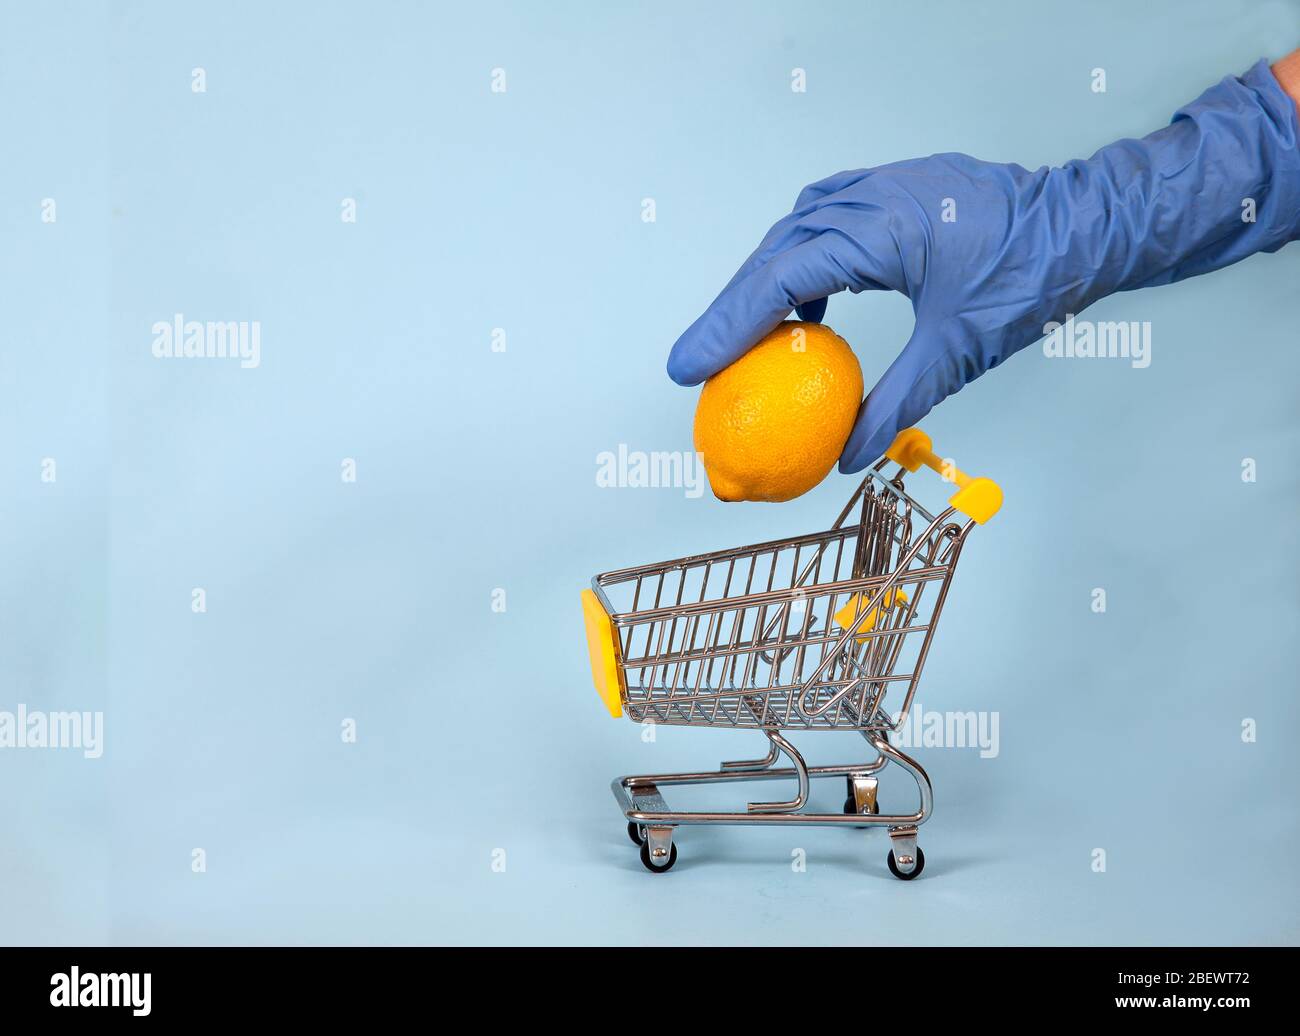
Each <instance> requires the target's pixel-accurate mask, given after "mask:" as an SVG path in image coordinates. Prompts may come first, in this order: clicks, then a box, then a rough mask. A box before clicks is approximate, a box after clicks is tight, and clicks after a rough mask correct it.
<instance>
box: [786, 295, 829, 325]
mask: <svg viewBox="0 0 1300 1036" xmlns="http://www.w3.org/2000/svg"><path fill="white" fill-rule="evenodd" d="M826 302H827V300H826V299H824V298H821V299H813V300H812V301H811V302H805V303H804V304H803V305H801V306H795V307H794V311H795V315H796V316H798V317H799V319H800V320H806V321H808V323H810V324H820V323H821V322H822V317H824V316H825V315H826Z"/></svg>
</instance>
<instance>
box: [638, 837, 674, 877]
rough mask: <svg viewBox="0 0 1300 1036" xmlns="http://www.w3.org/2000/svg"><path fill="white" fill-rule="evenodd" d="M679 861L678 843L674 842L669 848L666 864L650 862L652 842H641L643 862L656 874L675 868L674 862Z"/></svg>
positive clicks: (646, 867) (647, 868)
mask: <svg viewBox="0 0 1300 1036" xmlns="http://www.w3.org/2000/svg"><path fill="white" fill-rule="evenodd" d="M676 862H677V845H676V843H674V844H673V845H671V846H669V848H668V862H667V863H664V864H654V863H651V862H650V843H649V841H645V842H642V843H641V863H642V865H643V866H644V867H645V869H646V870H648V871H651V872H652V873H654V874H662V873H663V872H664V871H670V870H672V869H673V864H674V863H676Z"/></svg>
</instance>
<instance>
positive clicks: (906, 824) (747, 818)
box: [612, 730, 934, 881]
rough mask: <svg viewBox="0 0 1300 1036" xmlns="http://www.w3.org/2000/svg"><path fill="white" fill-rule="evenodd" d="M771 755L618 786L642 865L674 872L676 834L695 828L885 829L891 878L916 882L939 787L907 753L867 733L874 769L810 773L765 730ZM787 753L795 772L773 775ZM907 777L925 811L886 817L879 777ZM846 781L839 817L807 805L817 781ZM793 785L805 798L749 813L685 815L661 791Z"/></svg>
mask: <svg viewBox="0 0 1300 1036" xmlns="http://www.w3.org/2000/svg"><path fill="white" fill-rule="evenodd" d="M764 733H765V734H766V735H767V738H768V740H769V741H770V742H771V749H770V751H769V752H768V754H767V756H766V757H765V758H763V759H756V760H752V761H745V762H733V763H723V764H722V766H721V768H720V769H717V770H707V771H702V772H700V773H665V774H653V775H652V774H646V775H640V776H628V777H619V778H617V779H616V780H615V781H614V782H613V785H612V788H613V791H614V798H615V799H616V800H617V801H618V804H619V807H620V808H621V809H622V810H623V815H624V817H626V819H627V822H628V833H629V834H630V835H631V836H632V838H633V840H634V841H636V842H637V843H638V844H639V845H640V846H641V862H642V863H643V864H644V865H645V866H646V868H647V869H648V870H650V871H653V872H655V873H662V872H664V871H667V870H668V869H669V868H670V867H672V865H673V864H674V863H675V862H676V861H677V847H676V846H675V845H674V844H673V829H674V828H676V827H680V826H684V825H689V824H740V825H746V824H748V825H759V824H761V825H767V826H772V825H778V824H797V825H802V826H806V827H817V826H821V827H855V828H860V827H886V828H888V829H889V836H890V842H891V845H892V848H891V849H890V852H889V857H888V864H889V869H890V871H891V873H893V874H894V876H895V877H898V878H900V879H902V880H904V881H910V880H912V879H913V878H915V877H917V876H918V875H919V874H920V873H921V870H922V869H923V868H924V866H925V854H924V853H922V852H921V850H920V849H919V848H918V846H917V844H916V837H917V828H919V827H920V825H921V824H923V823H925V822H926V821H927V820H928V819H929V818H930V814H931V812H932V810H933V802H934V797H933V787H932V785H931V784H930V778H929V776H928V775H927V774H926V772H925V770H924V769H922V767H921V765H920V764H919V763H917V762H916V761H915V760H914V759H912V758H911V757H910V756H907V755H905V754H904V753H903V752H900V751H899V750H898V749H897V748H895V747H894V746H893V745H891V744H890V743H889V741H888V740H886V738H885V737H884V736H883V735H882V734H880V733H878V732H876V731H862V736H863V737H864V738H866V740H867V741H868V742H869V743H870V744H871V745H872V747H873V748H875V750H876V752H877V758H876V760H875V761H874V762H871V763H858V764H845V765H839V766H808V765H807V764H806V763H805V762H804V759H803V757H802V756H801V755H800V754H799V753H798V751H796V750H795V748H794V746H793V745H791V744H790V742H789V741H787V740H786V739H785V738H784V737H783V736H782V734H781V732H780V731H777V730H765V731H764ZM781 753H784V754H785V755H786V757H787V758H788V759H789V760H790V762H791V763H792V764H793V765H792V766H788V767H780V768H776V767H774V764H775V763H776V761H777V758H778V756H779V754H781ZM891 762H892V763H895V764H896V765H898V766H899V767H901V768H902V769H904V770H906V771H907V772H908V773H909V774H910V775H911V776H912V777H913V778H914V779H915V781H916V785H917V789H918V791H919V792H920V800H921V801H920V806H919V808H918V809H917V811H916V812H915V813H907V814H882V813H880V812H879V806H878V804H877V800H876V793H877V790H878V778H877V774H879V773H880V771H881V770H883V769H884V768H885V767H886V766H887V765H888V764H889V763H891ZM826 777H840V778H842V779H844V781H845V782H846V787H847V790H848V796H847V798H846V800H845V803H844V810H843V812H840V813H814V812H811V811H808V810H806V809H805V808H804V807H805V806H806V805H807V804H808V798H809V786H810V783H811V781H813V780H818V779H821V778H826ZM789 778H794V780H795V781H796V782H797V785H798V794H797V795H796V796H795V798H793V799H791V800H789V801H788V802H751V803H749V804H748V806H747V807H746V809H745V811H744V812H698V811H692V812H683V811H679V810H672V809H669V807H668V803H667V802H665V801H664V797H663V795H662V793H661V792H660V790H659V789H660V786H661V785H671V784H677V785H687V784H719V783H725V782H729V781H771V780H783V779H789Z"/></svg>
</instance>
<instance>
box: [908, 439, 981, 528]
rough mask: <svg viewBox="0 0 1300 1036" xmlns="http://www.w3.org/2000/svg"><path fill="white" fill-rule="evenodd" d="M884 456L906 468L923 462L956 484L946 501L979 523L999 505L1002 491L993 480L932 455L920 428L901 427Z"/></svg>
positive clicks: (946, 479)
mask: <svg viewBox="0 0 1300 1036" xmlns="http://www.w3.org/2000/svg"><path fill="white" fill-rule="evenodd" d="M885 456H886V457H888V458H889V459H890V460H892V461H894V462H895V463H896V464H901V465H902V466H903V467H905V468H906V469H907V470H908V471H915V470H916V469H917V468H919V467H920V466H921V465H922V464H924V465H925V466H926V467H927V468H930V469H932V470H933V471H937V472H938V473H939V474H940V475H942V476H943V477H944V479H945V481H948V482H955V483H957V487H958V488H957V492H956V493H954V494H953V495H952V498H951V499H950V500H949V501H948V503H949V504H950V505H952V506H953V507H955V508H956V509H957V510H959V511H960V512H961V513H962V514H964V515H966V516H967V517H969V518H973V519H974V520H975V521H977V522H979V523H980V524H981V525H983V524H984V523H985V522H987V521H988V520H989V519H990V518H992V517H993V516H994V515H995V514H997V513H998V508H1000V507H1001V506H1002V490H1001V488H1000V487H999V486H998V484H997V483H996V482H994V481H993V480H992V479H988V478H971V477H970V476H969V475H967V474H965V473H963V472H961V471H958V470H957V467H956V465H954V464H953V463H952V462H951V461H945V460H944V459H943V458H942V457H939V456H938V455H936V454H935V452H934V449H933V448H932V444H931V442H930V437H929V436H928V435H926V434H925V432H923V431H921V429H919V428H904V429H903V430H902V431H901V432H899V433H898V435H897V436H896V437H895V438H894V442H893V445H891V446H890V447H889V449H887V450H886V451H885Z"/></svg>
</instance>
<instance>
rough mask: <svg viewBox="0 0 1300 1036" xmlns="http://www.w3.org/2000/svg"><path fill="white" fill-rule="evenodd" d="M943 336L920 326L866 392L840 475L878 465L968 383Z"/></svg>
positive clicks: (842, 460) (841, 463) (841, 458)
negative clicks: (899, 438) (899, 439)
mask: <svg viewBox="0 0 1300 1036" xmlns="http://www.w3.org/2000/svg"><path fill="white" fill-rule="evenodd" d="M953 356H954V353H953V351H952V350H951V349H950V348H949V347H948V345H947V343H946V342H945V341H944V340H943V337H942V335H940V334H938V333H936V332H934V331H932V330H931V329H929V328H928V327H926V328H923V327H922V326H920V325H919V324H918V326H917V328H916V329H915V330H914V331H913V333H912V337H911V339H910V340H909V341H908V343H907V345H906V346H905V347H904V348H903V351H902V352H901V353H899V355H898V358H897V359H896V360H894V362H893V363H892V364H890V365H889V369H888V370H887V371H885V373H884V376H883V377H882V378H881V379H880V381H878V382H877V383H876V387H875V388H873V389H872V390H871V391H870V392H868V393H867V398H866V399H865V400H863V403H862V406H861V408H860V409H859V410H858V419H857V422H856V423H855V424H854V426H853V431H852V432H851V433H850V434H849V441H848V442H847V443H845V444H844V452H843V453H842V454H841V455H840V471H841V472H843V473H844V474H846V475H847V474H852V473H853V472H856V471H861V470H862V469H863V468H865V467H867V465H869V464H874V463H875V462H876V461H877V460H879V459H880V457H881V456H882V455H883V454H884V452H885V450H887V449H889V446H890V444H891V443H892V442H893V441H894V437H895V436H896V435H897V434H898V433H899V432H900V431H902V430H903V429H904V428H910V427H912V425H914V424H916V423H917V422H918V421H920V420H921V418H923V417H924V416H925V415H926V414H928V413H929V412H930V411H931V410H932V409H934V407H935V406H937V405H938V404H939V403H941V402H942V401H943V400H945V399H947V398H948V396H950V395H952V394H953V393H954V392H956V391H957V390H958V389H960V388H961V387H962V385H963V384H964V382H963V381H962V380H961V374H962V368H961V364H960V363H959V362H957V361H956V360H955V359H954V358H953Z"/></svg>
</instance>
